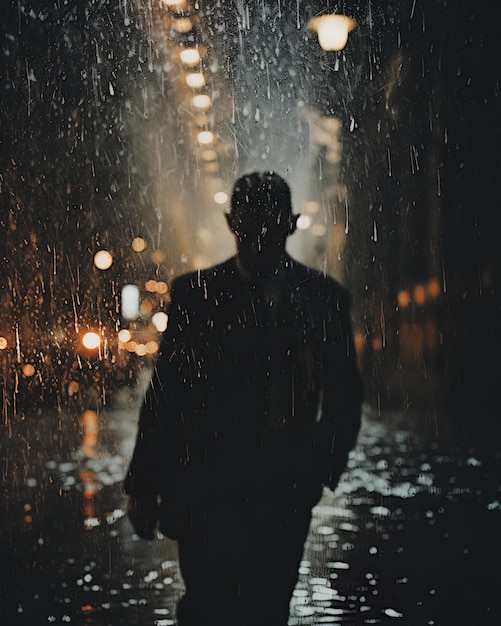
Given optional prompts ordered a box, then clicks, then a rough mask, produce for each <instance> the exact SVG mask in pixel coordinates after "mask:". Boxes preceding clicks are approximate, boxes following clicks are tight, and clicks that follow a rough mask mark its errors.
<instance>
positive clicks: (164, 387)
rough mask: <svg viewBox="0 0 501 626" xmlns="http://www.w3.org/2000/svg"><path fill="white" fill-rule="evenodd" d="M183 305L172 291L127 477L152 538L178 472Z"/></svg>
mask: <svg viewBox="0 0 501 626" xmlns="http://www.w3.org/2000/svg"><path fill="white" fill-rule="evenodd" d="M181 315H182V310H181V307H180V305H179V304H178V303H177V300H176V298H175V297H174V290H173V292H172V301H171V304H170V307H169V322H168V326H167V330H166V331H165V333H164V335H163V337H162V342H161V345H160V350H159V357H158V360H157V363H156V366H155V368H154V370H153V374H152V377H151V381H150V384H149V388H148V390H147V392H146V395H145V398H144V400H143V403H142V406H141V410H140V414H139V423H138V432H137V436H136V443H135V447H134V452H133V455H132V459H131V462H130V464H129V468H128V471H127V474H126V477H125V481H124V491H125V493H127V494H128V496H129V506H128V515H129V518H130V520H131V522H132V524H133V526H134V529H135V530H136V532H137V534H138V535H139V536H140V537H143V538H145V539H152V538H153V536H154V533H153V531H154V528H155V526H156V522H157V518H158V496H159V494H160V493H161V492H162V491H163V490H164V489H165V482H166V481H168V480H169V478H170V476H169V474H171V478H172V475H173V474H174V472H175V467H176V464H177V462H178V456H177V452H178V449H179V445H180V439H181V438H182V428H181V424H180V419H179V403H180V399H179V389H178V386H179V382H178V381H179V378H178V375H179V371H180V370H181V369H182V359H183V353H184V349H183V345H182V332H181V328H182V324H181Z"/></svg>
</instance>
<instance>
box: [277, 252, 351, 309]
mask: <svg viewBox="0 0 501 626" xmlns="http://www.w3.org/2000/svg"><path fill="white" fill-rule="evenodd" d="M289 281H290V283H291V287H293V288H295V289H297V290H309V291H311V292H312V293H314V294H316V295H318V296H319V297H323V298H328V299H332V298H334V299H336V300H337V301H339V302H341V303H343V304H348V305H349V303H350V301H351V295H350V292H349V291H348V289H347V288H346V287H344V286H343V285H342V284H341V283H340V282H339V281H338V280H336V279H335V278H333V277H332V276H329V275H328V274H326V273H325V272H321V271H319V270H316V269H314V268H312V267H309V266H308V265H304V264H303V263H300V262H299V261H296V260H295V259H291V263H290V269H289Z"/></svg>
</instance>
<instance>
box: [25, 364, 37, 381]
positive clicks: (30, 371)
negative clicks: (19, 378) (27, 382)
mask: <svg viewBox="0 0 501 626" xmlns="http://www.w3.org/2000/svg"><path fill="white" fill-rule="evenodd" d="M23 374H24V376H26V377H27V378H29V377H30V376H33V375H34V374H35V368H34V367H33V365H32V364H31V363H25V364H24V365H23Z"/></svg>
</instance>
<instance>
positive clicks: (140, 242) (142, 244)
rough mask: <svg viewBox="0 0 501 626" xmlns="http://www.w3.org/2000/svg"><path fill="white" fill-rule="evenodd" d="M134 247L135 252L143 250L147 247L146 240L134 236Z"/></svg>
mask: <svg viewBox="0 0 501 626" xmlns="http://www.w3.org/2000/svg"><path fill="white" fill-rule="evenodd" d="M132 249H133V250H134V252H142V251H143V250H145V249H146V240H145V239H143V238H142V237H134V239H133V240H132Z"/></svg>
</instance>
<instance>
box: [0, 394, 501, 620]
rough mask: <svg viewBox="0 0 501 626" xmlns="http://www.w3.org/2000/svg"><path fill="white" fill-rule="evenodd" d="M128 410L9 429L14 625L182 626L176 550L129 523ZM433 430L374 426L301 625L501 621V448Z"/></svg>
mask: <svg viewBox="0 0 501 626" xmlns="http://www.w3.org/2000/svg"><path fill="white" fill-rule="evenodd" d="M124 393H125V392H124ZM126 400H127V398H125V397H122V398H121V402H119V403H118V404H117V406H115V407H113V408H109V409H106V410H103V411H101V412H100V414H99V415H98V416H97V415H96V414H95V413H94V414H93V415H92V412H91V413H89V414H88V415H87V417H86V419H82V413H79V414H78V413H77V412H74V413H73V414H72V413H71V412H68V413H67V414H57V413H53V412H52V413H51V412H50V411H47V412H44V411H43V412H39V413H36V414H34V415H27V416H26V417H25V418H24V419H20V418H19V419H18V418H12V419H10V420H8V421H7V422H6V423H4V424H3V425H2V427H1V439H0V452H1V462H2V477H3V482H2V498H1V502H0V520H1V527H0V576H1V577H0V623H1V624H2V625H5V626H10V625H17V624H30V625H31V626H38V625H39V624H40V625H41V624H46V623H49V624H50V623H55V624H61V623H62V624H65V623H67V624H78V625H106V626H108V625H110V626H126V625H127V626H129V625H134V624H141V625H142V626H149V625H152V626H153V625H155V626H168V625H174V624H175V623H176V621H175V605H176V601H177V599H178V598H179V597H180V595H181V594H182V591H183V582H182V579H181V577H180V574H179V571H178V567H177V560H176V545H175V543H173V542H171V541H169V540H167V539H165V538H161V537H160V538H159V539H158V540H155V541H153V542H145V541H141V540H139V539H138V538H137V537H136V536H135V535H134V534H133V532H132V529H131V527H130V524H129V522H128V520H127V519H126V517H125V511H124V505H125V501H124V498H123V495H122V493H121V481H122V478H123V475H124V472H125V468H126V465H127V461H128V459H129V458H130V454H131V451H132V446H133V438H134V435H135V428H136V418H137V406H136V404H135V403H134V402H132V404H129V403H127V402H126ZM96 417H97V419H96ZM420 419H424V418H423V416H419V415H414V416H412V417H411V416H410V415H405V414H403V413H402V414H398V413H397V414H386V415H385V414H383V415H379V416H376V415H371V414H370V412H367V413H366V415H365V418H364V424H363V429H362V432H361V434H360V438H359V443H358V446H357V448H356V450H355V451H354V452H353V454H352V456H351V459H350V464H349V465H350V467H349V472H347V473H346V474H345V475H344V477H343V479H342V481H341V484H340V485H339V488H338V490H337V491H336V493H334V494H333V493H331V492H326V493H325V495H324V497H323V499H322V500H321V502H320V504H319V505H318V506H317V507H316V508H315V510H314V516H313V521H312V525H311V530H310V535H309V538H308V541H307V544H306V546H305V553H304V558H303V561H302V563H301V567H300V571H299V580H298V584H297V587H296V590H295V593H294V597H293V600H292V603H291V618H290V626H302V625H305V626H306V625H314V624H315V625H316V624H319V625H320V624H360V625H362V624H393V623H397V624H398V623H400V624H402V625H410V626H414V625H416V626H420V625H428V624H430V625H435V624H437V625H442V624H443V625H446V626H462V625H463V624H464V625H465V626H466V625H468V626H470V625H471V626H483V625H488V626H490V625H493V626H494V625H496V626H497V625H499V624H501V609H500V607H499V599H498V593H499V592H498V590H499V587H500V582H501V581H500V577H499V567H498V560H499V557H500V555H501V552H500V540H499V531H500V529H501V493H500V486H499V485H500V481H499V477H500V476H501V473H500V471H499V470H500V456H501V455H500V451H499V448H498V447H497V446H496V443H493V442H489V443H491V444H492V445H486V446H472V447H469V446H468V445H465V444H461V445H460V444H457V443H456V444H455V443H453V442H452V440H451V439H449V438H446V439H447V440H446V441H445V442H444V441H441V438H440V436H432V437H429V436H422V434H420V431H422V430H423V429H422V425H420V423H419V420H420ZM263 565H264V564H263Z"/></svg>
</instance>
